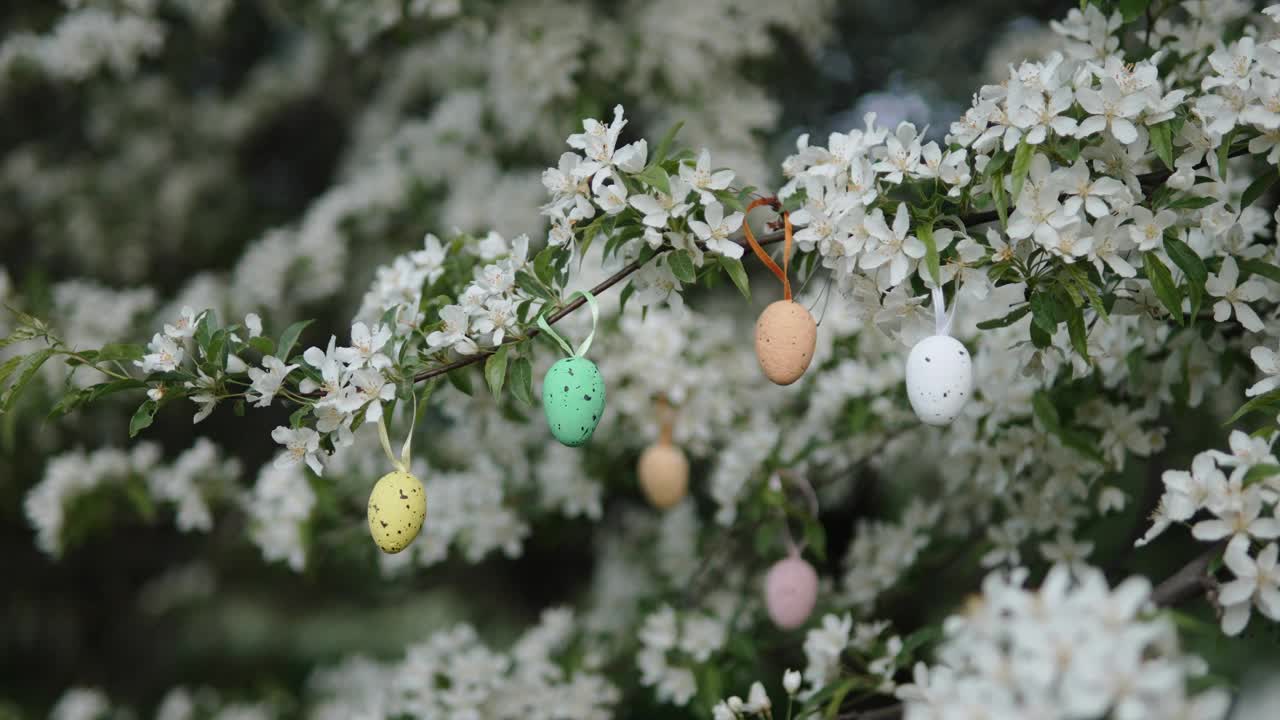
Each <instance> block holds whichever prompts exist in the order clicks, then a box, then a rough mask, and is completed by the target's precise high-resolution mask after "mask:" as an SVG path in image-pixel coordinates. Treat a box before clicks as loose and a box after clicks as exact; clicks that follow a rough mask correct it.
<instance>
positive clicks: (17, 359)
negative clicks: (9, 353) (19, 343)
mask: <svg viewBox="0 0 1280 720" xmlns="http://www.w3.org/2000/svg"><path fill="white" fill-rule="evenodd" d="M26 357H27V356H26V355H14V356H13V357H11V358H9V359H8V360H5V361H4V362H3V363H0V387H3V386H4V381H5V380H6V379H8V377H9V376H10V375H12V374H13V371H14V370H17V369H18V365H19V364H21V363H22V361H23V360H24V359H26Z"/></svg>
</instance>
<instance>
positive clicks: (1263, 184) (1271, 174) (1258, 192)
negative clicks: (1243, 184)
mask: <svg viewBox="0 0 1280 720" xmlns="http://www.w3.org/2000/svg"><path fill="white" fill-rule="evenodd" d="M1276 180H1280V174H1278V173H1277V172H1276V170H1275V168H1273V167H1268V168H1267V170H1266V171H1265V172H1263V173H1262V174H1261V175H1259V176H1258V177H1257V178H1256V179H1254V181H1253V182H1251V183H1249V187H1247V188H1245V189H1244V194H1243V195H1241V196H1240V209H1241V210H1244V209H1245V208H1247V207H1249V206H1250V205H1252V204H1253V203H1254V202H1255V201H1257V199H1258V198H1260V197H1262V195H1263V193H1265V192H1266V191H1267V190H1270V189H1271V186H1272V185H1274V184H1275V182H1276Z"/></svg>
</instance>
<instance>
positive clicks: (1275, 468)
mask: <svg viewBox="0 0 1280 720" xmlns="http://www.w3.org/2000/svg"><path fill="white" fill-rule="evenodd" d="M1276 475H1280V465H1272V464H1270V463H1266V464H1263V465H1254V466H1253V467H1251V468H1249V472H1247V473H1245V474H1244V484H1245V485H1248V484H1250V483H1255V482H1257V481H1259V480H1265V479H1266V478H1269V477H1274V476H1276Z"/></svg>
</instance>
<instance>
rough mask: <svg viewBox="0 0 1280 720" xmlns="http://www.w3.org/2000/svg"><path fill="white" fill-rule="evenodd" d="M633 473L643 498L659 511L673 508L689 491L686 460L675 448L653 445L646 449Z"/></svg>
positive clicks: (687, 463)
mask: <svg viewBox="0 0 1280 720" xmlns="http://www.w3.org/2000/svg"><path fill="white" fill-rule="evenodd" d="M636 472H637V474H639V475H640V489H641V490H643V491H644V496H645V497H647V498H649V502H650V503H652V504H653V506H654V507H656V508H659V509H661V510H666V509H667V508H670V507H673V506H675V505H676V504H677V503H679V502H680V501H681V500H683V499H684V496H685V493H687V492H688V490H689V460H688V458H686V457H685V456H684V452H683V451H682V450H681V449H680V448H678V447H676V446H675V445H671V444H669V443H654V444H653V445H650V446H649V447H647V448H645V450H644V452H643V453H640V462H639V463H638V464H637V466H636Z"/></svg>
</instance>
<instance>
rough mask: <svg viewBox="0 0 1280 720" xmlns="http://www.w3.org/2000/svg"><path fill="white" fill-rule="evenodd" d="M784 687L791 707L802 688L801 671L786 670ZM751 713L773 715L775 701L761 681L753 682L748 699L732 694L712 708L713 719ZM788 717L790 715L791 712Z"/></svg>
mask: <svg viewBox="0 0 1280 720" xmlns="http://www.w3.org/2000/svg"><path fill="white" fill-rule="evenodd" d="M782 689H783V690H785V691H786V693H787V698H788V707H790V698H792V697H793V696H795V694H796V691H797V690H799V689H800V673H799V672H796V671H795V670H787V671H786V672H784V673H783V674H782ZM751 715H755V716H757V717H762V718H772V717H773V701H772V700H770V699H769V693H768V692H766V691H765V689H764V685H762V684H760V683H759V682H754V683H751V689H750V690H749V691H748V692H747V699H746V700H743V699H742V698H740V697H738V696H737V695H732V696H730V697H729V698H728V699H725V700H721V701H720V702H718V703H716V705H715V707H713V708H711V717H712V720H740V719H741V718H744V717H748V716H751ZM787 717H788V718H789V717H790V713H788V715H787Z"/></svg>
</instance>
